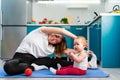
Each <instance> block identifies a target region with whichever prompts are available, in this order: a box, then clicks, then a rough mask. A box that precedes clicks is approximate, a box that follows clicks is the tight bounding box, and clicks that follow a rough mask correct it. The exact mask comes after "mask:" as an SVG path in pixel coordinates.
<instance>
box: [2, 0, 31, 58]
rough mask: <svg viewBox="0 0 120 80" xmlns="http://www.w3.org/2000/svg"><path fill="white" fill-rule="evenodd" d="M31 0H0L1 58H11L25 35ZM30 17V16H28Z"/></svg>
mask: <svg viewBox="0 0 120 80" xmlns="http://www.w3.org/2000/svg"><path fill="white" fill-rule="evenodd" d="M30 5H31V0H29V1H28V0H1V9H2V41H1V58H5V59H9V58H12V57H13V55H14V53H15V50H16V49H17V47H18V46H19V44H20V42H21V40H22V39H23V38H24V37H25V35H26V28H27V26H26V25H27V20H28V17H29V16H30V14H27V12H30V10H29V9H28V8H29V7H28V6H30ZM29 19H30V17H29Z"/></svg>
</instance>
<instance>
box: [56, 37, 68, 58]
mask: <svg viewBox="0 0 120 80" xmlns="http://www.w3.org/2000/svg"><path fill="white" fill-rule="evenodd" d="M54 47H55V51H54V54H55V56H56V57H58V58H61V57H62V54H63V53H64V51H65V50H66V49H67V44H66V40H65V37H64V36H63V37H62V40H61V42H60V43H58V44H56V45H54Z"/></svg>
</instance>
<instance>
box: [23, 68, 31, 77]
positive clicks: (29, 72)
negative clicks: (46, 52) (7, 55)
mask: <svg viewBox="0 0 120 80" xmlns="http://www.w3.org/2000/svg"><path fill="white" fill-rule="evenodd" d="M24 74H25V75H26V76H30V75H32V69H30V68H27V69H25V72H24Z"/></svg>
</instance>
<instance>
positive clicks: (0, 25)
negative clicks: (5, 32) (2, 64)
mask: <svg viewBox="0 0 120 80" xmlns="http://www.w3.org/2000/svg"><path fill="white" fill-rule="evenodd" d="M1 40H2V11H1V0H0V57H1Z"/></svg>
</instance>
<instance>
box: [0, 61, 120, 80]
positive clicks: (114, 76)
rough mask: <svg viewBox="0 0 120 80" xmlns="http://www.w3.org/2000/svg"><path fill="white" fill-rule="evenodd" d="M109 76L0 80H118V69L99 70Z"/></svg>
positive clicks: (6, 79)
mask: <svg viewBox="0 0 120 80" xmlns="http://www.w3.org/2000/svg"><path fill="white" fill-rule="evenodd" d="M3 64H4V62H3V61H2V60H0V68H2V67H3ZM99 68H100V69H101V70H103V71H104V72H106V73H109V74H110V76H109V77H107V78H0V80H119V79H120V68H101V67H99Z"/></svg>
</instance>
